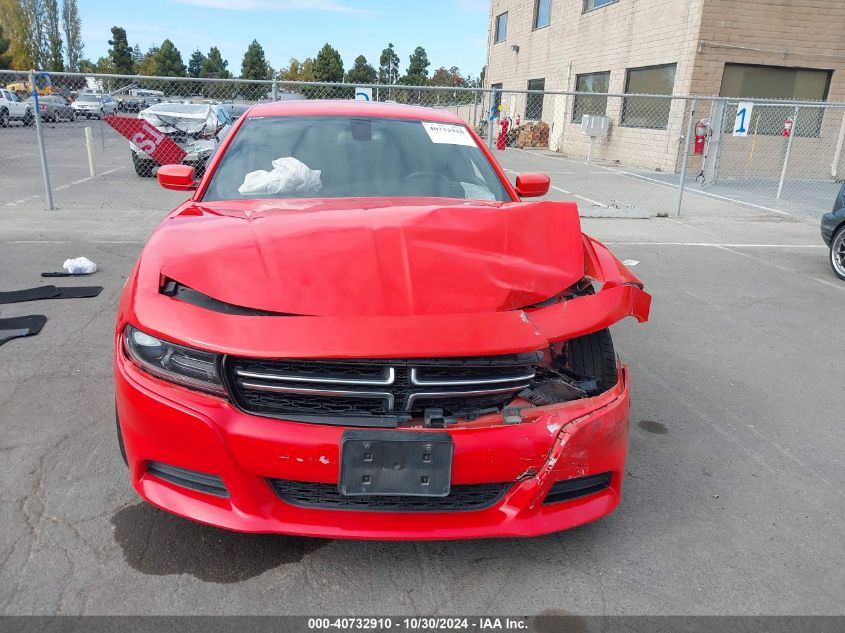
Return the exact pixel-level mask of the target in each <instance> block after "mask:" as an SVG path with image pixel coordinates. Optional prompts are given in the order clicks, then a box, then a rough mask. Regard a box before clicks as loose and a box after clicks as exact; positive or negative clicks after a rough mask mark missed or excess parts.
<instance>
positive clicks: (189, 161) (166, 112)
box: [129, 103, 232, 178]
mask: <svg viewBox="0 0 845 633" xmlns="http://www.w3.org/2000/svg"><path fill="white" fill-rule="evenodd" d="M138 118H140V119H144V120H145V121H147V122H148V123H150V124H151V125H152V126H153V127H155V128H156V129H158V130H159V131H161V132H163V133H164V134H165V135H166V136H167V137H168V138H169V139H170V140H171V141H173V142H174V143H176V145H178V146H179V147H181V148H182V150H184V151H185V154H186V155H185V157H184V158H183V159H182V161H181V162H182V163H183V164H186V165H192V166H193V167H194V168H196V170H197V174H198V175H201V174H202V172H203V170H204V169H205V165H206V163H207V162H208V159H209V158H211V155H212V154H213V153H214V152H215V150H217V148H218V146H219V145H220V142H221V141H222V140H223V139H224V138H225V137H226V134H228V133H229V130H230V129H231V128H232V117H231V116H230V115H229V113H228V112H226V110H224V109H223V108H222V107H221V106H219V105H217V104H209V103H157V104H155V105H154V106H150V107H149V108H146V109H144V110H141V112H139V113H138ZM129 149H130V150H132V163H133V164H134V165H135V173H136V174H138V176H140V177H142V178H149V177H150V176H152V175H153V170H154V169H155V168H156V167H158V165H159V163H158V161H156V160H154V159H153V158H152V157H151V156H150V155H149V154H147V153H145V152H144V151H143V150H142V149H141V148H140V147H138V146H137V145H135V144H134V143H131V142H130V143H129Z"/></svg>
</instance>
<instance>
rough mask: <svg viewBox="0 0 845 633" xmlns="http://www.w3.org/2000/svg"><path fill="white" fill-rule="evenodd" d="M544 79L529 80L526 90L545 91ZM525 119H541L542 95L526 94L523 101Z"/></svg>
mask: <svg viewBox="0 0 845 633" xmlns="http://www.w3.org/2000/svg"><path fill="white" fill-rule="evenodd" d="M545 89H546V80H545V79H529V80H528V90H545ZM525 118H526V119H528V120H529V121H539V120H540V119H542V118H543V95H541V94H528V95H527V97H526V99H525Z"/></svg>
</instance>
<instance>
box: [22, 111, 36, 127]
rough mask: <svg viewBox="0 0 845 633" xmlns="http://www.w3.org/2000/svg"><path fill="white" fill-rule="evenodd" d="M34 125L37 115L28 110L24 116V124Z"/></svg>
mask: <svg viewBox="0 0 845 633" xmlns="http://www.w3.org/2000/svg"><path fill="white" fill-rule="evenodd" d="M33 123H35V115H33V114H32V110H27V111H26V114H24V115H23V124H24V125H26V126H30V125H32V124H33Z"/></svg>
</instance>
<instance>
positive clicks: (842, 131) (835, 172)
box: [830, 109, 845, 180]
mask: <svg viewBox="0 0 845 633" xmlns="http://www.w3.org/2000/svg"><path fill="white" fill-rule="evenodd" d="M843 143H845V109H843V110H842V124H841V125H840V126H839V136H838V137H837V138H836V149H835V150H834V151H833V162H832V163H831V165H830V177H831V178H833V179H834V180H839V161H840V159H841V158H842V145H843Z"/></svg>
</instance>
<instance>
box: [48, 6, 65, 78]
mask: <svg viewBox="0 0 845 633" xmlns="http://www.w3.org/2000/svg"><path fill="white" fill-rule="evenodd" d="M44 18H45V26H44V29H45V35H46V37H47V41H46V44H45V47H44V48H45V52H46V56H45V58H44V68H45V69H46V70H52V71H57V72H58V71H62V70H64V69H65V62H64V57H63V55H62V48H63V45H62V29H61V27H60V26H59V5H58V2H57V1H56V0H44Z"/></svg>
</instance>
